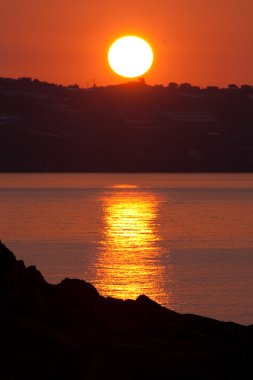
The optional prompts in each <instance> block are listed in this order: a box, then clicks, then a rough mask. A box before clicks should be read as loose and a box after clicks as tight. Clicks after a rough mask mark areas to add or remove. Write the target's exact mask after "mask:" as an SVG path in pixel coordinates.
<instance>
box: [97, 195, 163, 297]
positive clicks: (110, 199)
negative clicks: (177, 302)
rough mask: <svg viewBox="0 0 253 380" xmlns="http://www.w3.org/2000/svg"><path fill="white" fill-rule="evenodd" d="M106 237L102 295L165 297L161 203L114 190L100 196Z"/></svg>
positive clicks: (101, 267) (99, 267) (100, 274)
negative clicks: (161, 250) (158, 223)
mask: <svg viewBox="0 0 253 380" xmlns="http://www.w3.org/2000/svg"><path fill="white" fill-rule="evenodd" d="M101 202H102V207H103V213H104V218H103V236H104V238H103V240H102V241H101V252H100V255H99V258H98V262H97V264H96V269H97V273H96V286H97V288H98V290H99V291H100V292H101V294H103V295H110V296H113V297H116V298H117V297H118V298H123V299H127V298H131V299H134V298H136V297H137V296H138V295H140V294H146V295H148V296H150V297H152V298H153V299H155V300H156V301H157V302H161V301H162V299H164V297H165V291H164V289H163V280H164V267H163V266H162V264H161V260H159V255H160V254H161V252H160V248H159V244H158V243H159V240H160V237H159V235H158V232H157V215H158V202H157V199H156V196H155V195H152V194H150V193H145V192H141V191H136V190H135V191H133V190H132V191H131V190H129V188H125V189H124V190H123V189H122V190H121V189H120V190H119V189H118V188H117V189H115V190H114V191H111V192H108V195H107V196H105V197H103V198H102V199H101Z"/></svg>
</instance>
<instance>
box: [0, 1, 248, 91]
mask: <svg viewBox="0 0 253 380" xmlns="http://www.w3.org/2000/svg"><path fill="white" fill-rule="evenodd" d="M252 17H253V0H177V1H169V0H121V1H118V0H93V1H91V0H90V1H85V0H61V1H60V0H37V1H36V0H0V52H1V54H0V76H3V77H15V78H16V77H20V76H30V77H32V78H38V79H40V80H45V81H48V82H55V83H62V84H73V83H78V84H79V85H80V86H82V87H86V85H87V83H89V85H92V80H93V78H94V79H95V82H96V83H97V85H108V84H116V83H122V82H124V81H125V79H123V78H121V77H118V76H117V75H116V74H114V73H113V72H112V71H111V69H110V68H109V66H108V63H107V50H108V47H109V46H110V44H111V43H112V42H113V41H114V40H115V39H116V38H117V37H120V36H122V35H124V34H136V35H139V36H142V37H144V38H146V39H147V40H148V41H149V42H150V43H151V45H152V46H153V49H154V54H155V61H154V65H153V67H152V69H151V70H150V72H149V73H147V74H146V75H145V78H146V81H147V83H149V84H164V85H167V84H168V83H169V82H171V81H175V82H178V83H182V82H190V83H192V84H197V85H200V86H206V85H215V84H216V85H219V86H223V85H227V84H229V83H237V84H239V85H240V84H244V83H248V84H253V22H252ZM126 81H128V80H127V79H126Z"/></svg>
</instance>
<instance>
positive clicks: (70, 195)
mask: <svg viewBox="0 0 253 380" xmlns="http://www.w3.org/2000/svg"><path fill="white" fill-rule="evenodd" d="M0 238H1V239H2V241H3V242H4V243H6V244H7V245H8V247H10V248H11V249H12V250H13V251H14V252H15V254H16V256H17V257H18V258H19V259H23V260H24V261H25V263H26V264H27V265H31V264H35V265H36V266H37V267H38V268H39V269H40V270H41V271H42V273H43V274H44V276H45V278H46V279H47V280H48V281H50V282H52V283H56V282H59V281H60V280H61V279H63V278H64V277H77V278H83V279H85V280H87V281H90V282H92V283H93V284H94V285H95V286H96V287H97V289H98V290H99V291H100V292H101V294H103V295H111V296H114V297H120V298H136V297H137V296H138V295H139V294H142V293H145V294H146V295H148V296H150V297H151V298H153V299H154V300H156V301H157V302H159V303H161V304H163V305H165V306H167V307H169V308H172V309H174V310H177V311H180V312H183V313H197V314H202V315H206V316H210V317H214V318H219V319H222V320H232V321H235V322H240V323H244V324H249V323H253V175H252V174H1V175H0Z"/></svg>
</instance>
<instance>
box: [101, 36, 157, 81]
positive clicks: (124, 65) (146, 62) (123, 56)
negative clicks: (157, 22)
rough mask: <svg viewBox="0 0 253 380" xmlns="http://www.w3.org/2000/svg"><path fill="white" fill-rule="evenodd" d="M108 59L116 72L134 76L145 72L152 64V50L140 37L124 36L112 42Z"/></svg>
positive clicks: (128, 76)
mask: <svg viewBox="0 0 253 380" xmlns="http://www.w3.org/2000/svg"><path fill="white" fill-rule="evenodd" d="M108 61H109V65H110V67H111V68H112V70H113V71H114V72H115V73H116V74H118V75H120V76H123V77H127V78H136V77H139V76H140V75H143V74H145V73H146V72H147V71H148V70H149V69H150V67H151V66H152V63H153V51H152V49H151V47H150V45H149V44H148V43H147V42H146V41H145V40H143V39H142V38H139V37H135V36H125V37H122V38H119V39H118V40H117V41H115V42H114V43H113V44H112V46H111V47H110V49H109V52H108Z"/></svg>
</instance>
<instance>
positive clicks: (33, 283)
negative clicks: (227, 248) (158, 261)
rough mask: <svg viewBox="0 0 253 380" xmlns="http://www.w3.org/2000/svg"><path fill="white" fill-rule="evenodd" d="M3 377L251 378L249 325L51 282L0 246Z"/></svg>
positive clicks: (0, 371)
mask: <svg viewBox="0 0 253 380" xmlns="http://www.w3.org/2000/svg"><path fill="white" fill-rule="evenodd" d="M0 344H1V352H0V379H1V380H2V379H3V380H14V379H26V380H28V379H33V380H34V379H36V380H42V379H45V380H51V379H54V380H58V379H59V380H64V379H71V380H75V379H82V380H84V379H89V380H90V379H92V380H93V379H99V380H100V379H110V380H114V379H121V380H128V379H129V380H130V379H133V380H135V379H142V378H143V379H172V380H174V379H180V380H181V379H187V380H193V379H196V380H197V379H198V380H199V379H205V380H209V379H222V380H226V379H253V367H252V357H253V355H252V354H253V326H242V325H239V324H235V323H232V322H220V321H217V320H213V319H210V318H204V317H200V316H197V315H190V314H185V315H183V314H178V313H176V312H174V311H171V310H169V309H166V308H164V307H161V306H160V305H159V304H157V303H155V302H154V301H152V300H150V299H149V298H148V297H146V296H144V295H141V296H139V297H138V298H137V299H136V300H135V301H133V300H127V301H123V300H118V299H113V298H105V297H102V296H100V295H99V293H98V292H97V290H96V289H95V288H94V287H93V286H92V285H91V284H89V283H87V282H85V281H81V280H70V279H65V280H63V281H62V282H61V283H60V284H57V285H51V284H48V283H47V282H46V281H45V280H44V278H43V276H42V275H41V273H40V272H39V271H38V270H37V269H36V267H34V266H30V267H25V265H24V263H23V261H17V260H16V258H15V256H14V254H13V253H12V252H11V251H10V250H9V249H8V248H6V247H5V246H4V245H3V244H2V243H0Z"/></svg>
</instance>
